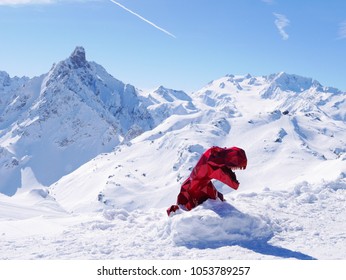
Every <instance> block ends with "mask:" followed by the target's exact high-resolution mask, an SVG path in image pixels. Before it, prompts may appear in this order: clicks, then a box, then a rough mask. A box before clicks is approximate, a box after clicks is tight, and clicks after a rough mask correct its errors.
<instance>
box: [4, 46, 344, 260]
mask: <svg viewBox="0 0 346 280" xmlns="http://www.w3.org/2000/svg"><path fill="white" fill-rule="evenodd" d="M0 109H1V110H0V114H1V119H0V147H1V148H0V149H1V150H0V161H1V167H0V168H1V169H0V175H1V178H5V179H4V180H2V181H1V184H2V185H1V188H0V190H1V191H2V193H5V194H10V195H12V194H14V193H15V192H16V190H17V189H18V188H19V187H21V189H20V191H17V194H16V195H14V196H13V197H7V196H0V208H2V211H1V212H2V213H3V214H2V219H3V220H4V221H3V222H2V225H3V226H4V228H5V229H6V230H5V233H6V232H7V233H8V234H12V235H16V236H21V237H23V235H22V233H20V232H16V233H14V232H13V231H12V230H11V222H10V220H11V219H19V220H18V222H16V226H17V227H21V226H24V225H25V224H26V223H27V221H31V222H33V223H34V224H35V223H48V221H47V220H46V219H44V218H42V220H39V221H37V220H35V219H36V217H37V215H38V213H41V214H42V213H43V214H45V215H48V214H49V215H50V216H52V215H53V216H55V217H56V221H65V220H66V222H59V223H58V224H59V225H61V224H62V225H63V226H56V225H55V226H52V230H51V232H49V230H47V231H48V232H49V234H50V236H52V237H51V238H52V240H53V239H54V238H56V236H59V238H61V239H62V240H64V244H65V245H66V246H64V248H65V251H64V254H61V255H60V254H59V253H57V252H55V253H50V252H49V251H48V249H47V251H45V253H44V254H43V255H44V256H45V257H47V258H60V257H63V256H64V257H66V255H69V257H70V258H108V257H111V258H143V257H144V258H146V257H148V258H160V259H162V258H242V259H244V258H255V259H258V258H299V259H309V258H310V259H311V258H346V255H345V253H342V252H340V250H334V248H335V247H338V246H339V247H340V246H345V240H346V236H345V232H344V230H342V228H344V225H345V222H346V220H345V214H346V206H345V205H346V204H345V202H346V164H345V162H346V145H345V144H346V143H345V141H346V140H345V139H346V93H345V92H341V91H339V90H337V89H335V88H330V87H324V86H322V85H321V84H320V83H319V82H317V81H314V80H313V79H311V78H305V77H301V76H297V75H291V74H287V73H278V74H273V75H269V76H257V77H254V76H251V75H244V76H240V75H238V76H236V75H226V76H225V77H222V78H220V79H217V80H214V81H212V82H210V83H209V84H207V85H206V86H205V87H203V88H202V89H200V90H198V91H196V92H194V93H191V94H187V93H185V92H183V91H177V90H173V89H167V88H164V87H163V86H160V87H158V88H157V89H155V90H152V91H142V90H139V89H136V88H135V87H133V86H130V85H125V84H124V83H122V82H120V81H118V80H116V79H115V78H113V77H112V76H111V75H109V74H107V72H106V71H105V70H104V69H103V68H102V67H101V66H100V65H97V64H96V63H94V62H88V61H87V60H86V59H85V52H84V49H82V48H76V50H75V51H74V52H73V53H72V55H71V56H70V57H69V58H68V59H66V60H64V61H62V62H60V63H58V64H56V65H54V66H53V67H52V69H51V70H50V71H49V73H48V74H46V75H43V76H41V77H37V78H33V79H28V78H10V77H9V76H8V75H7V74H6V73H4V72H2V73H1V74H0ZM213 145H219V146H227V147H229V146H239V147H242V148H243V149H244V150H245V151H246V153H247V157H248V167H247V169H246V170H243V171H238V172H237V178H238V180H239V181H240V187H239V189H238V190H237V191H236V192H234V191H231V189H229V188H228V187H226V186H224V185H222V184H221V183H219V182H215V184H216V186H217V188H218V189H219V190H220V191H221V192H223V193H224V194H225V197H226V200H227V202H226V203H222V202H218V201H215V202H214V201H209V202H207V203H205V204H204V205H202V206H199V207H197V208H196V209H194V210H193V211H191V212H184V211H180V212H178V214H177V215H174V216H173V217H171V218H168V217H167V216H166V213H165V210H166V208H167V207H169V206H170V205H171V204H173V203H175V200H176V196H177V194H178V192H179V189H180V185H181V183H182V182H183V181H184V180H185V178H186V177H187V176H188V175H189V173H190V172H191V169H192V168H193V166H194V165H195V164H196V162H197V160H198V158H199V157H200V155H201V154H202V153H203V152H204V151H205V150H206V149H207V148H209V147H210V146H213ZM18 213H20V214H18ZM319 217H322V218H319ZM0 218H1V217H0ZM65 218H66V219H65ZM23 220H25V221H26V222H25V223H24V222H21V221H23ZM0 222H1V221H0ZM71 224H73V225H74V227H69V226H68V225H71ZM66 227H68V229H69V230H67V231H66ZM62 229H65V230H64V233H61V231H62ZM95 232H97V233H98V234H99V235H100V238H97V239H96V242H97V243H98V246H97V248H96V247H95V248H94V247H92V244H96V243H95V242H94V243H93V242H90V240H91V238H95ZM0 234H1V232H0ZM31 234H32V235H36V234H38V237H37V238H38V239H39V236H40V234H43V233H38V232H36V231H33V232H32V233H31ZM32 235H30V236H32ZM76 235H78V236H79V237H80V238H81V239H82V240H84V241H85V242H84V241H81V242H82V243H81V244H84V245H83V246H84V247H83V250H81V251H78V250H79V249H78V246H77V245H78V244H75V242H74V241H73V240H75V236H76ZM308 239H309V240H313V243H311V242H307V240H308ZM30 240H31V241H30ZM33 240H36V239H35V238H31V239H30V238H29V237H28V238H27V239H25V240H24V241H22V243H21V244H19V245H18V246H25V247H29V248H33V247H31V246H33V245H31V244H34V243H33V242H34V241H33ZM135 240H136V241H135ZM36 241H37V240H36ZM4 242H6V241H4ZM83 242H84V243H83ZM86 243H90V245H85V244H86ZM35 244H36V243H35ZM81 244H79V248H80V245H81ZM111 244H116V246H115V245H114V246H115V247H114V246H113V245H111ZM335 244H337V246H335ZM5 245H6V244H5ZM46 245H47V246H48V248H50V249H53V248H54V244H51V243H49V244H46ZM8 246H10V245H8ZM130 247H131V248H132V249H131V250H129V248H130ZM158 248H160V249H158ZM162 248H164V249H162ZM13 249H14V247H13ZM205 249H208V250H207V251H206V250H205ZM30 250H31V249H30ZM30 250H28V251H27V254H29V253H31V254H33V252H32V251H30ZM53 251H54V250H53ZM82 251H83V252H82ZM41 255H42V254H41ZM31 256H32V255H31ZM12 257H13V258H16V257H19V256H18V255H16V253H15V252H14V253H13V255H12ZM29 258H31V257H29ZM32 258H35V255H34V256H32Z"/></svg>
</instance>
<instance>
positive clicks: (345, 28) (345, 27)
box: [339, 20, 346, 39]
mask: <svg viewBox="0 0 346 280" xmlns="http://www.w3.org/2000/svg"><path fill="white" fill-rule="evenodd" d="M339 39H346V20H345V21H343V22H341V23H340V24H339Z"/></svg>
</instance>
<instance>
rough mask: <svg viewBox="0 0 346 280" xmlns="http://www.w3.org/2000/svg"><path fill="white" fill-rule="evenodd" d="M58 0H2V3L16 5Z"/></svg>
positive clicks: (47, 2)
mask: <svg viewBox="0 0 346 280" xmlns="http://www.w3.org/2000/svg"><path fill="white" fill-rule="evenodd" d="M54 2H56V1H55V0H0V5H3V6H11V5H12V6H15V5H29V4H50V3H54Z"/></svg>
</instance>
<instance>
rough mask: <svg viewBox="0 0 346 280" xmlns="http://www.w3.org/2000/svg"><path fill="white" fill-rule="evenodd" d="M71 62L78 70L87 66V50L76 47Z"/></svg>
mask: <svg viewBox="0 0 346 280" xmlns="http://www.w3.org/2000/svg"><path fill="white" fill-rule="evenodd" d="M70 60H71V62H72V64H73V65H74V66H76V68H80V67H83V66H85V64H86V63H87V61H86V58H85V50H84V48H83V47H76V48H75V50H74V51H73V53H72V54H71V55H70Z"/></svg>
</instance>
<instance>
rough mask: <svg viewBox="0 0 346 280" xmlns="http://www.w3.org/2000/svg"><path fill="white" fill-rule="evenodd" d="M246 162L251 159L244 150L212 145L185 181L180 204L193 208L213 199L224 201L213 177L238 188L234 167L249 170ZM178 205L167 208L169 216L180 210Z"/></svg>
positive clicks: (179, 197) (178, 202) (178, 199)
mask: <svg viewBox="0 0 346 280" xmlns="http://www.w3.org/2000/svg"><path fill="white" fill-rule="evenodd" d="M246 165H247V158H246V154H245V152H244V150H243V149H241V148H238V147H232V148H220V147H211V148H210V149H208V150H206V151H205V152H204V154H203V155H202V156H201V158H200V159H199V161H198V163H197V164H196V166H195V167H194V169H193V170H192V172H191V174H190V177H189V178H187V179H186V180H185V182H184V183H183V184H182V186H181V189H180V193H179V195H178V198H177V204H178V205H181V206H183V208H185V209H186V210H191V209H192V208H194V207H196V206H197V205H199V204H201V203H203V202H204V201H206V200H207V199H209V198H211V199H216V198H217V197H218V198H220V199H221V200H222V201H223V200H224V199H223V195H222V193H220V192H218V191H217V189H216V188H215V186H214V185H213V183H212V182H211V180H212V179H216V180H219V181H221V182H222V183H224V184H227V185H228V186H230V187H231V188H233V189H235V190H236V189H238V187H239V182H238V181H237V177H236V176H235V173H234V172H233V171H232V170H235V169H245V168H246ZM178 205H172V206H171V207H170V208H168V209H167V214H168V216H169V215H170V214H171V213H172V212H175V211H176V210H178V209H179V206H178Z"/></svg>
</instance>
